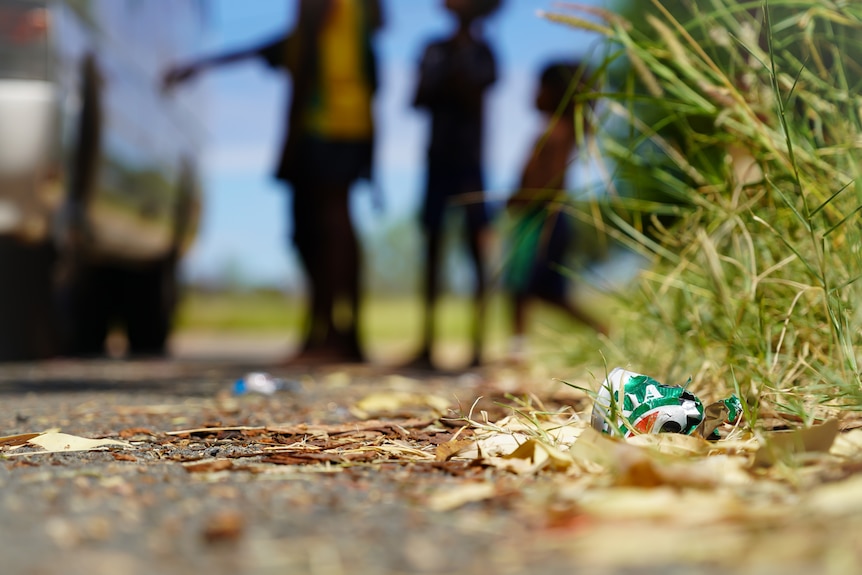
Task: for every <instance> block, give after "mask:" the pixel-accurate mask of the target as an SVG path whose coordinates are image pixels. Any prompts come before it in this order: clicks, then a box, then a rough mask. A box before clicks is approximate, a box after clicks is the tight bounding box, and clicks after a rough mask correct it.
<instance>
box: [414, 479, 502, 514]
mask: <svg viewBox="0 0 862 575" xmlns="http://www.w3.org/2000/svg"><path fill="white" fill-rule="evenodd" d="M495 492H496V487H495V486H494V484H493V483H465V484H463V485H458V486H456V487H449V488H446V489H441V490H440V491H438V492H437V493H435V494H434V495H432V496H431V498H430V499H429V500H428V508H429V509H431V510H432V511H451V510H453V509H457V508H458V507H461V506H463V505H466V504H468V503H473V502H475V501H483V500H485V499H488V498H490V497H493V496H494V493H495Z"/></svg>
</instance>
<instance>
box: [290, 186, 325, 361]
mask: <svg viewBox="0 0 862 575" xmlns="http://www.w3.org/2000/svg"><path fill="white" fill-rule="evenodd" d="M314 193H315V191H314V190H312V189H311V187H310V186H305V185H302V184H297V185H295V186H294V196H293V198H294V199H293V215H294V222H295V224H294V243H295V245H296V249H297V252H298V253H299V257H300V259H301V260H302V264H303V267H304V268H305V272H306V278H307V281H308V306H307V309H308V312H307V314H306V321H305V323H306V327H305V330H304V343H303V344H302V345H301V346H300V356H307V355H309V354H312V353H315V352H316V351H317V350H319V349H320V348H321V347H322V346H323V345H324V340H325V338H326V334H327V330H328V321H329V320H328V315H329V310H330V309H331V307H332V304H331V301H332V296H331V294H330V293H328V292H327V282H326V279H325V268H324V261H323V254H322V252H321V244H320V228H321V226H322V225H323V222H322V221H320V216H321V214H322V212H321V211H320V210H319V209H318V206H316V205H315V204H316V202H315V199H314V196H313V194H314Z"/></svg>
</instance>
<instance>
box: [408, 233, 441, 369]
mask: <svg viewBox="0 0 862 575" xmlns="http://www.w3.org/2000/svg"><path fill="white" fill-rule="evenodd" d="M440 223H441V222H439V221H437V222H428V223H426V226H425V277H424V278H423V289H422V310H423V313H424V318H423V322H424V323H423V326H422V343H421V347H420V348H419V356H418V357H417V358H416V360H415V361H414V364H415V365H420V366H424V367H432V361H431V352H432V349H433V346H434V334H435V333H436V318H435V310H436V308H437V300H438V299H439V297H440V248H441V243H442V229H441V225H440Z"/></svg>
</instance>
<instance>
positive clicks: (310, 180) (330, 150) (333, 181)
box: [295, 137, 373, 187]
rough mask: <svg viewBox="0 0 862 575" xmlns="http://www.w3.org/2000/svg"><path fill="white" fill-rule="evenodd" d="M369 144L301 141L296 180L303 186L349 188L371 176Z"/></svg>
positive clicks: (320, 140)
mask: <svg viewBox="0 0 862 575" xmlns="http://www.w3.org/2000/svg"><path fill="white" fill-rule="evenodd" d="M372 145H373V144H372V143H371V141H367V140H359V141H350V140H347V141H345V140H322V139H319V138H310V137H307V138H303V139H302V140H301V141H300V142H299V149H298V152H297V166H296V178H295V179H296V181H297V182H303V184H304V186H303V187H305V186H310V187H313V186H314V185H316V184H320V185H325V186H328V187H332V186H339V185H341V186H349V185H351V184H353V183H354V182H355V181H356V180H359V179H361V178H368V177H370V175H371V147H372Z"/></svg>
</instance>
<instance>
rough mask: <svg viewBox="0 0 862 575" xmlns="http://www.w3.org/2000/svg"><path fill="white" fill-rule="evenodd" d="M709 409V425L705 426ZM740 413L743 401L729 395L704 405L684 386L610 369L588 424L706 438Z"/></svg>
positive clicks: (609, 429) (628, 434)
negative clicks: (696, 435)
mask: <svg viewBox="0 0 862 575" xmlns="http://www.w3.org/2000/svg"><path fill="white" fill-rule="evenodd" d="M706 413H708V414H709V415H710V416H711V417H709V418H708V419H709V421H708V423H709V425H708V429H707V428H706V426H704V425H703V424H704V423H707V421H705V414H706ZM741 413H742V403H741V402H740V401H739V399H738V398H737V397H736V396H734V395H732V396H730V397H729V398H727V399H724V400H722V401H719V402H716V403H714V404H711V405H710V406H708V407H707V408H706V409H704V406H703V403H702V402H701V400H700V399H699V398H698V397H697V396H695V395H694V394H693V393H691V392H690V391H687V390H686V389H685V387H683V386H679V385H665V384H663V383H660V382H658V381H656V380H655V379H653V378H651V377H649V376H647V375H643V374H640V373H635V372H632V371H626V370H625V369H623V368H621V367H617V368H615V369H613V370H612V371H611V372H610V373H609V374H608V376H607V378H606V379H605V381H604V383H603V384H602V386H601V388H600V389H599V391H598V394H597V396H596V401H595V404H594V405H593V413H592V420H591V424H592V426H593V428H594V429H596V430H598V431H602V432H604V433H616V430H619V432H620V433H622V435H623V436H624V437H631V436H632V435H635V434H638V433H682V434H685V435H691V434H693V433H695V432H697V433H699V434H700V435H702V436H703V437H704V438H706V439H712V440H714V439H718V437H719V436H718V431H717V428H718V426H719V425H721V423H724V422H728V423H735V422H736V421H737V420H738V419H739V417H740V415H741Z"/></svg>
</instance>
